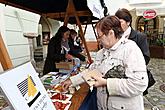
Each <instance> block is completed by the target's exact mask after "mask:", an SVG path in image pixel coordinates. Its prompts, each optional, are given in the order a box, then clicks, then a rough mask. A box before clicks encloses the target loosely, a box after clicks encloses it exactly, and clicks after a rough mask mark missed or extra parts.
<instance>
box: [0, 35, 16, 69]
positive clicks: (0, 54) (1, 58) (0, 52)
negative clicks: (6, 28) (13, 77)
mask: <svg viewBox="0 0 165 110" xmlns="http://www.w3.org/2000/svg"><path fill="white" fill-rule="evenodd" d="M0 62H1V64H2V67H3V69H4V71H5V70H8V69H11V68H13V64H12V62H11V59H10V57H9V54H8V52H7V49H6V47H5V44H4V42H3V39H2V35H1V33H0Z"/></svg>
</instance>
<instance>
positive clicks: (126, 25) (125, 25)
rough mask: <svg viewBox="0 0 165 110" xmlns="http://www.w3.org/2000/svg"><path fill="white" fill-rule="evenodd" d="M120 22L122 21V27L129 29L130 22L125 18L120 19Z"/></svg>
mask: <svg viewBox="0 0 165 110" xmlns="http://www.w3.org/2000/svg"><path fill="white" fill-rule="evenodd" d="M120 23H121V27H122V29H123V30H124V31H126V30H127V29H128V27H129V24H130V23H129V22H126V21H125V20H123V19H120Z"/></svg>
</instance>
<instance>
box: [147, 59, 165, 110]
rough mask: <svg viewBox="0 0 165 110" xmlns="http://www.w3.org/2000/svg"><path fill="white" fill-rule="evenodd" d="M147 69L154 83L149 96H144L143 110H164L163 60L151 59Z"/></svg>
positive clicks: (164, 76)
mask: <svg viewBox="0 0 165 110" xmlns="http://www.w3.org/2000/svg"><path fill="white" fill-rule="evenodd" d="M148 68H149V70H150V71H151V73H152V74H153V76H154V78H155V80H156V83H155V85H154V86H153V87H151V88H149V94H147V95H146V96H145V108H146V110H152V109H151V108H154V109H153V110H165V59H155V58H152V59H151V60H150V63H149V65H148ZM162 85H164V88H163V86H162ZM163 91H164V92H163Z"/></svg>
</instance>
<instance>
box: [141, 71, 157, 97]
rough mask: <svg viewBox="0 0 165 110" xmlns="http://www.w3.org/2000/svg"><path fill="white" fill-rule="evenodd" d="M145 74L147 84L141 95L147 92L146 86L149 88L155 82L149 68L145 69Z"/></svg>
mask: <svg viewBox="0 0 165 110" xmlns="http://www.w3.org/2000/svg"><path fill="white" fill-rule="evenodd" d="M147 75H148V86H147V89H146V90H145V91H144V92H143V95H146V94H148V88H150V87H151V86H153V85H154V84H155V82H156V81H155V79H154V77H153V75H152V73H151V71H150V70H148V69H147Z"/></svg>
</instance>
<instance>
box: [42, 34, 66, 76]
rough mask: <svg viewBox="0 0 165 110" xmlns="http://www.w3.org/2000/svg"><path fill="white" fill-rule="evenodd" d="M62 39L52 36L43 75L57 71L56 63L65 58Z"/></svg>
mask: <svg viewBox="0 0 165 110" xmlns="http://www.w3.org/2000/svg"><path fill="white" fill-rule="evenodd" d="M61 50H62V48H61V41H59V40H58V39H56V38H55V37H52V38H51V40H50V42H49V44H48V53H47V57H46V60H45V65H44V69H43V75H45V74H47V73H49V72H57V71H58V69H56V65H55V63H57V62H60V61H63V60H65V54H61Z"/></svg>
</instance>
